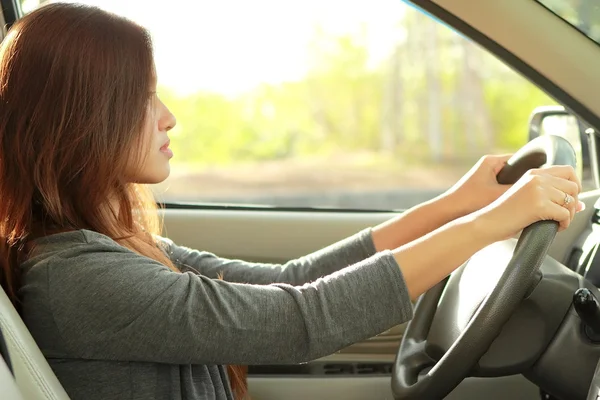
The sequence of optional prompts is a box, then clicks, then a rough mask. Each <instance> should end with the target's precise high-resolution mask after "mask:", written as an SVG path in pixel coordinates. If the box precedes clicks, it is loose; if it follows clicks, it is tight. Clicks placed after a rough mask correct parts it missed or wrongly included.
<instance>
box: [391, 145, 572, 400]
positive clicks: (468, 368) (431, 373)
mask: <svg viewBox="0 0 600 400" xmlns="http://www.w3.org/2000/svg"><path fill="white" fill-rule="evenodd" d="M543 165H570V166H572V167H575V166H576V156H575V152H574V150H573V147H572V146H571V145H570V143H569V142H568V141H567V140H565V139H563V138H561V137H559V136H553V135H548V136H541V137H538V138H536V139H534V140H532V141H531V142H529V143H528V144H526V145H525V146H524V147H522V148H521V149H519V150H518V151H517V152H516V153H515V154H514V155H513V156H512V157H511V158H510V160H509V161H508V162H507V165H506V166H505V167H504V168H503V169H502V170H501V171H500V173H499V174H498V182H499V183H502V184H511V183H515V182H516V181H517V180H518V179H519V178H520V177H521V176H522V175H523V174H524V173H525V172H526V171H528V170H529V169H532V168H538V167H541V166H543ZM491 229H493V228H491ZM557 231H558V223H557V222H556V221H539V222H536V223H534V224H532V225H530V226H528V227H527V228H525V229H524V230H523V232H522V233H521V235H520V238H519V240H518V242H517V244H516V246H515V247H514V251H513V252H512V257H511V258H508V257H507V263H506V264H507V265H506V268H504V269H503V271H499V272H495V271H491V270H488V271H485V267H486V260H485V259H483V258H486V257H490V256H492V257H497V255H495V254H494V253H493V252H490V251H487V252H486V251H485V249H484V250H482V251H481V252H479V253H477V254H475V255H474V256H473V257H472V258H471V259H470V260H469V261H468V262H467V263H465V264H464V265H463V266H462V267H460V268H459V269H457V270H456V271H455V272H453V273H452V274H451V275H450V276H449V277H448V278H446V279H445V280H444V281H442V282H440V283H439V284H437V285H436V286H434V287H433V288H431V289H430V290H429V291H428V292H427V293H425V294H424V295H422V296H421V297H420V298H419V300H418V301H417V304H416V306H415V310H414V318H413V319H412V320H411V321H410V323H409V324H408V326H407V328H406V331H405V333H404V336H403V338H402V343H401V344H400V348H399V350H398V354H397V356H396V361H395V363H394V368H393V372H392V391H393V394H394V398H395V399H419V400H421V399H441V398H444V397H445V396H446V395H447V394H448V393H450V392H451V391H452V390H453V389H454V388H455V387H456V386H457V385H458V384H459V383H460V382H461V381H462V380H463V379H465V378H466V377H467V376H469V375H470V374H472V373H473V371H475V370H476V369H477V367H478V362H479V360H480V359H481V357H482V356H483V355H484V354H485V353H486V351H487V350H488V349H489V348H490V346H491V345H492V343H493V342H494V340H495V339H496V337H498V335H499V334H500V332H501V330H502V328H503V326H504V324H505V323H506V321H507V320H508V319H509V318H510V316H511V315H512V313H513V312H514V311H515V309H516V308H517V307H518V305H519V303H520V302H521V301H522V300H523V298H524V297H525V296H526V295H527V294H528V292H529V291H530V290H531V289H532V287H533V286H534V285H535V284H536V283H537V281H536V279H535V277H536V273H537V272H538V270H539V268H540V265H541V264H542V261H543V260H544V258H545V256H546V253H547V251H548V249H549V247H550V245H551V244H552V241H553V240H554V237H555V236H556V233H557ZM493 246H494V245H492V246H489V247H490V248H492V247H493ZM504 249H506V247H504ZM508 254H509V255H510V252H509V253H508ZM487 260H488V261H489V258H487ZM482 290H483V292H482Z"/></svg>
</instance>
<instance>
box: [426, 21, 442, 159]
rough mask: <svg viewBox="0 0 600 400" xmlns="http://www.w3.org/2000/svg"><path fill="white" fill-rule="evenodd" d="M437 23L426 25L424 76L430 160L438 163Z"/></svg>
mask: <svg viewBox="0 0 600 400" xmlns="http://www.w3.org/2000/svg"><path fill="white" fill-rule="evenodd" d="M437 27H438V26H437V22H435V21H433V20H430V19H429V18H428V21H427V23H426V29H425V30H424V31H425V32H424V33H425V35H424V36H425V38H424V39H425V41H424V43H425V46H426V47H425V49H426V50H425V51H426V54H427V57H426V59H425V76H426V85H427V137H428V139H429V149H430V151H431V159H432V160H433V161H434V162H440V161H441V159H442V148H443V143H442V139H443V138H442V104H441V95H442V85H441V82H440V80H441V79H440V78H441V77H440V72H441V71H440V70H439V65H440V64H439V53H438V51H439V46H438V39H439V37H438V29H437Z"/></svg>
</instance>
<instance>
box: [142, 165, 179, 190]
mask: <svg viewBox="0 0 600 400" xmlns="http://www.w3.org/2000/svg"><path fill="white" fill-rule="evenodd" d="M170 174H171V167H170V165H169V164H168V163H167V165H166V166H165V167H164V168H162V169H161V170H158V169H157V170H155V171H148V173H146V174H143V175H141V176H139V177H138V178H137V179H135V183H142V184H146V185H156V184H158V183H162V182H164V181H165V180H166V179H167V178H168V177H169V175H170Z"/></svg>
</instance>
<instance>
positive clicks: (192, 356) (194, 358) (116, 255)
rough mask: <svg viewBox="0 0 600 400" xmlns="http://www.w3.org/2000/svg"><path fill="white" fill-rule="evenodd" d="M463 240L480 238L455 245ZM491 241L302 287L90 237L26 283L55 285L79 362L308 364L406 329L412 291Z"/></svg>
mask: <svg viewBox="0 0 600 400" xmlns="http://www.w3.org/2000/svg"><path fill="white" fill-rule="evenodd" d="M461 237H471V238H477V240H466V239H464V240H463V239H461V240H460V241H458V242H457V241H456V238H461ZM484 238H485V235H482V234H481V232H479V231H478V228H477V225H476V224H474V223H472V222H471V221H461V222H457V223H453V224H451V225H449V226H448V227H446V228H444V230H442V231H439V232H434V233H433V234H431V235H430V236H428V237H426V238H424V239H423V241H422V242H421V243H419V244H418V245H414V246H408V247H405V248H403V249H399V250H398V251H397V252H395V253H392V252H391V251H383V252H380V253H378V254H376V255H374V256H372V257H369V258H367V259H366V260H363V261H361V262H359V263H357V264H355V265H353V266H350V267H347V268H344V269H342V270H340V271H338V272H335V273H333V274H330V275H328V276H326V277H324V278H322V279H318V280H316V281H315V282H313V283H311V284H306V285H303V286H291V285H286V284H273V285H247V284H237V283H230V282H225V281H221V280H216V279H209V278H206V277H204V276H200V275H196V274H192V273H176V272H173V271H171V270H169V269H168V268H166V267H165V266H163V265H161V264H159V263H157V262H154V261H152V260H149V259H148V258H146V257H142V256H139V255H138V254H136V253H133V252H131V251H129V250H127V249H125V248H122V247H121V246H118V245H116V244H115V245H111V244H110V243H108V241H106V240H96V239H91V240H90V241H89V242H88V243H85V244H84V245H81V246H78V247H76V246H72V247H71V248H70V249H69V253H68V254H69V256H68V257H61V258H60V259H59V261H57V262H55V263H52V264H51V265H49V266H48V267H47V268H48V269H47V270H46V269H45V268H37V269H35V268H34V269H32V270H31V271H29V274H30V275H28V277H27V282H28V285H33V286H34V287H37V286H38V285H47V287H48V293H47V298H48V299H49V300H48V306H49V307H51V312H52V323H53V324H56V326H57V327H58V329H59V331H60V333H61V340H64V342H65V346H66V348H67V349H68V350H69V352H70V353H71V354H70V356H73V357H79V358H93V359H97V360H121V361H143V362H160V363H174V364H188V363H192V364H244V365H247V364H261V363H298V362H306V361H309V360H312V359H315V358H318V357H322V356H325V355H327V354H331V353H333V352H335V351H337V350H339V349H341V348H343V347H345V346H347V345H349V344H351V343H355V342H357V341H361V340H365V339H367V338H369V337H372V336H374V335H376V334H379V333H381V332H383V331H385V330H387V329H389V328H391V327H393V326H395V325H397V324H399V323H402V322H405V321H406V320H408V319H409V318H410V317H411V313H412V307H411V301H410V297H409V292H410V296H411V297H413V298H414V297H416V296H417V295H419V294H420V293H421V292H422V291H423V290H424V289H425V288H427V287H429V286H432V285H433V284H435V283H436V282H437V281H438V280H439V279H440V277H442V276H443V275H444V274H447V273H448V272H449V271H450V270H451V269H452V268H454V267H455V266H457V265H459V264H460V263H461V262H462V260H463V259H466V258H468V257H469V256H470V255H471V254H473V253H474V252H475V251H477V250H479V248H481V247H483V246H484V245H486V244H487V243H488V242H490V240H487V241H486V240H484ZM457 246H458V247H460V248H457ZM397 261H400V262H402V263H403V265H402V266H401V267H399V266H398V263H397ZM436 261H437V262H436ZM419 271H421V273H420V274H419ZM425 271H427V273H424V272H425ZM403 272H404V274H406V278H405V277H404V276H403ZM36 276H37V278H36ZM28 285H25V287H24V288H23V290H24V291H25V292H27V290H28V288H27V286H28ZM407 285H408V287H407ZM44 296H46V295H44ZM44 298H46V297H44ZM32 323H33V324H36V321H32ZM40 323H42V322H40Z"/></svg>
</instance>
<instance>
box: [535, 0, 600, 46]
mask: <svg viewBox="0 0 600 400" xmlns="http://www.w3.org/2000/svg"><path fill="white" fill-rule="evenodd" d="M538 3H540V4H542V5H543V6H544V7H546V8H548V9H549V10H550V11H552V12H553V13H554V14H556V15H558V16H559V17H561V18H562V19H563V20H565V21H566V22H568V23H569V24H571V25H572V26H573V27H575V28H577V29H578V30H579V31H581V33H583V34H585V35H586V36H587V37H589V38H590V39H592V40H593V41H595V42H596V43H598V44H600V2H598V0H538Z"/></svg>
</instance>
